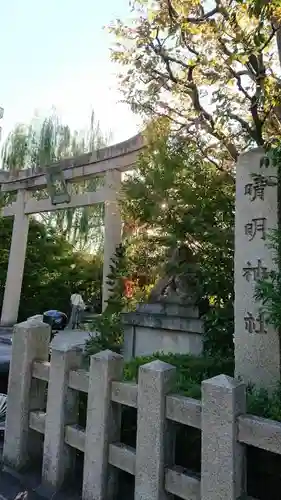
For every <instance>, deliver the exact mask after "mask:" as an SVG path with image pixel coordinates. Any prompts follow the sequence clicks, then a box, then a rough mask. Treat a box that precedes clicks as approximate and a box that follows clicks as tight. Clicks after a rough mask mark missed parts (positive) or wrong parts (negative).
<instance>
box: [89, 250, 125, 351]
mask: <svg viewBox="0 0 281 500" xmlns="http://www.w3.org/2000/svg"><path fill="white" fill-rule="evenodd" d="M123 277H126V251H125V247H124V246H123V245H122V244H120V245H119V246H118V247H117V248H116V251H115V255H114V257H113V258H112V259H111V264H110V273H109V275H108V281H107V282H108V285H109V292H110V297H109V299H108V302H107V307H106V309H105V311H104V312H103V313H102V314H101V315H99V316H98V317H97V318H96V319H95V321H94V322H93V324H92V326H91V329H92V331H94V332H97V334H98V335H97V336H92V337H91V338H90V339H89V340H87V341H86V346H85V350H86V354H87V355H88V356H91V355H92V354H95V353H96V352H99V351H101V350H104V349H112V350H115V351H116V350H117V351H120V348H121V344H122V342H123V329H122V323H121V313H122V311H123V310H124V308H125V306H126V302H127V299H126V297H125V296H124V284H123V280H122V278H123Z"/></svg>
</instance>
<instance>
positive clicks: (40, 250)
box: [0, 218, 102, 321]
mask: <svg viewBox="0 0 281 500" xmlns="http://www.w3.org/2000/svg"><path fill="white" fill-rule="evenodd" d="M11 232H12V219H10V218H0V304H1V303H2V300H3V294H4V288H5V281H6V272H7V266H8V259H9V250H10V242H11ZM101 280H102V262H101V259H100V258H99V257H98V256H96V257H93V256H91V255H90V256H89V255H88V256H87V255H81V254H79V253H77V252H74V251H73V247H72V245H71V244H70V243H69V242H68V241H66V239H65V238H64V237H62V236H60V235H58V234H57V233H56V231H55V230H52V229H48V230H47V229H46V227H44V226H43V225H42V224H41V223H40V222H38V221H35V220H34V219H31V221H30V227H29V237H28V244H27V253H26V260H25V268H24V278H23V286H22V294H21V302H20V311H19V320H20V321H21V320H23V319H26V318H27V317H28V316H31V315H33V314H39V313H43V312H44V311H46V310H48V309H51V308H56V309H59V310H61V311H64V312H66V313H67V314H68V313H69V307H70V304H69V300H70V294H71V293H72V291H73V290H74V288H76V287H79V289H80V290H81V293H82V294H83V296H84V299H85V301H86V302H90V303H95V304H98V305H100V304H101Z"/></svg>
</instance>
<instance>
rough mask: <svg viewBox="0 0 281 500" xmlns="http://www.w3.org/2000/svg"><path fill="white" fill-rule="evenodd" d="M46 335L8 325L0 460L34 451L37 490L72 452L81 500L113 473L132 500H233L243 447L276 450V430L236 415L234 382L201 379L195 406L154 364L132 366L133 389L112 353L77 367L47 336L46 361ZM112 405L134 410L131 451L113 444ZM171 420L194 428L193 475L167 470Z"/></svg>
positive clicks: (36, 327) (240, 412)
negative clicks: (130, 489)
mask: <svg viewBox="0 0 281 500" xmlns="http://www.w3.org/2000/svg"><path fill="white" fill-rule="evenodd" d="M49 339H50V331H49V327H48V325H45V324H43V323H41V322H40V323H39V322H36V321H33V322H31V321H29V322H25V323H21V324H19V325H16V327H15V330H14V335H13V353H12V362H11V367H10V377H9V393H8V409H7V424H6V434H5V444H4V454H3V460H4V464H6V466H9V467H10V468H12V469H14V470H21V469H22V468H24V467H25V466H26V465H27V463H28V462H29V461H30V460H32V457H34V458H36V456H37V457H38V454H40V453H41V455H42V454H43V465H42V485H43V486H44V487H46V488H49V489H50V491H56V490H59V489H60V488H61V486H62V484H63V483H64V481H65V480H66V479H67V477H68V476H69V474H71V471H72V470H73V469H72V467H73V464H74V459H75V455H76V452H77V450H80V451H81V452H83V453H84V471H83V491H82V498H83V499H84V500H92V499H96V500H98V499H99V500H110V499H112V498H113V494H114V492H116V489H117V481H118V471H119V470H123V471H126V472H127V473H129V474H131V475H133V476H135V499H137V500H159V499H161V500H164V499H167V500H168V499H170V498H173V495H176V496H177V497H179V498H183V499H186V500H199V499H201V500H218V499H220V500H237V499H238V498H240V496H243V494H244V490H245V476H246V474H245V466H246V465H245V460H244V453H245V447H244V444H247V445H251V446H255V447H258V448H262V449H264V450H267V451H271V452H274V453H277V454H281V424H280V423H277V422H273V421H270V420H266V419H262V418H257V417H254V416H251V415H247V414H245V412H246V391H245V386H244V384H243V383H241V382H238V381H236V380H234V379H232V378H230V377H227V376H225V375H220V376H217V377H214V378H212V379H209V380H205V381H204V382H203V383H202V401H201V402H200V401H197V400H194V399H191V398H187V397H183V396H180V395H178V394H174V393H173V384H174V378H175V367H173V366H171V365H169V364H166V363H163V362H162V361H153V362H151V363H148V364H146V365H143V366H141V367H140V369H139V376H138V384H134V383H125V382H122V371H123V358H122V357H121V356H120V355H118V354H115V353H113V352H111V351H104V352H101V353H99V354H96V355H94V356H92V357H91V362H90V368H89V371H86V370H83V369H81V360H82V351H81V350H79V348H77V347H76V346H74V345H72V346H71V345H68V344H67V342H65V336H64V340H63V341H62V340H60V338H59V335H58V336H57V337H55V339H54V341H53V343H52V357H51V361H50V362H49V361H48V352H49ZM46 386H47V387H48V391H47V404H46ZM79 392H83V393H87V394H88V406H87V422H86V428H81V427H79V426H78V425H77V418H78V416H77V415H78V411H77V404H78V395H79ZM121 405H125V406H129V407H132V408H136V409H137V439H136V448H135V449H133V448H130V447H128V446H125V445H124V444H122V443H121V442H120V426H121V423H120V416H121ZM174 422H177V423H178V424H182V425H186V426H190V427H193V428H195V429H201V432H202V458H201V479H199V478H198V477H195V476H194V477H192V476H191V475H188V474H187V473H186V471H185V470H184V469H181V468H180V467H177V466H175V463H174V452H173V450H174V426H173V423H174ZM40 442H41V447H40ZM42 442H43V445H42ZM187 453H188V450H187ZM243 498H244V497H243Z"/></svg>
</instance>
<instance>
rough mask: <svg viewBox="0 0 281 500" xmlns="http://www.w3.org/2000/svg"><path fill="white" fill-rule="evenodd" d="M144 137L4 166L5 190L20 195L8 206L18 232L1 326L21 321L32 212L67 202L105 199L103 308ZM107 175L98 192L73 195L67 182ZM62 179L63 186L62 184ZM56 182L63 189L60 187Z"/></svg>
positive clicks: (7, 212)
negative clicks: (43, 162) (25, 165)
mask: <svg viewBox="0 0 281 500" xmlns="http://www.w3.org/2000/svg"><path fill="white" fill-rule="evenodd" d="M143 148H144V139H143V137H142V135H141V134H138V135H136V136H134V137H132V138H131V139H129V140H127V141H124V142H122V143H119V144H116V145H114V146H110V147H107V148H102V149H100V150H97V151H94V152H92V153H86V154H83V155H80V156H78V157H74V158H69V159H65V160H62V161H60V162H58V163H56V164H53V165H50V166H48V167H45V168H42V167H37V168H35V169H25V170H20V171H17V172H13V173H12V172H8V171H4V170H0V185H1V191H2V192H6V193H7V192H16V193H17V198H16V201H15V202H13V203H12V204H11V205H8V206H6V207H4V208H3V211H2V214H3V216H4V217H7V216H13V217H14V223H13V234H12V241H11V247H10V255H9V263H8V271H7V278H6V285H5V293H4V300H3V305H2V313H1V326H12V325H14V324H15V323H16V322H17V317H18V310H19V304H20V295H21V288H22V280H23V272H24V262H25V255H26V246H27V239H28V228H29V215H30V214H34V213H43V212H49V211H53V210H62V209H65V208H74V207H82V206H89V205H93V204H95V203H104V204H105V215H104V217H105V218H104V225H105V237H104V265H103V293H102V295H103V309H104V308H105V306H106V301H107V300H108V296H109V289H108V284H107V276H108V274H109V271H110V261H111V258H112V256H113V255H114V253H115V249H116V247H117V245H118V244H119V243H120V242H121V237H122V220H121V216H120V211H119V207H118V193H119V190H120V184H121V175H122V172H124V171H126V170H130V169H132V168H133V167H134V165H135V163H136V161H137V158H138V155H139V153H140V151H141V150H142V149H143ZM101 175H103V176H104V179H105V182H104V185H103V186H102V187H100V188H97V190H96V191H93V192H85V193H82V194H77V195H72V196H71V195H70V194H69V193H68V190H67V185H68V184H69V183H71V182H78V181H79V180H82V179H90V178H93V177H97V176H101ZM56 185H57V186H56ZM56 187H57V188H58V189H56ZM44 188H47V189H48V193H49V195H50V197H49V198H46V199H42V200H37V199H36V198H35V197H34V196H32V194H33V193H34V191H36V190H38V189H44Z"/></svg>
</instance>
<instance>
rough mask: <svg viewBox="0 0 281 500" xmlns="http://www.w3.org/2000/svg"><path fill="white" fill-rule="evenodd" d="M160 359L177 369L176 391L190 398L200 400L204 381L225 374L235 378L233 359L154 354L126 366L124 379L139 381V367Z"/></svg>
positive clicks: (136, 359)
mask: <svg viewBox="0 0 281 500" xmlns="http://www.w3.org/2000/svg"><path fill="white" fill-rule="evenodd" d="M155 359H160V360H161V361H164V362H166V363H169V364H171V365H173V366H175V367H176V369H177V370H176V390H177V391H178V392H180V393H181V394H184V395H186V396H189V397H194V398H200V395H201V382H202V380H205V379H208V378H211V377H215V376H216V375H220V374H221V373H224V374H225V375H230V376H233V373H234V362H233V358H232V357H230V358H223V359H222V358H220V357H215V356H214V357H211V356H192V355H189V354H182V355H180V354H161V353H159V354H157V353H156V354H153V355H152V356H146V357H140V358H135V359H133V360H131V361H130V362H129V363H127V364H126V365H125V369H124V379H125V380H137V378H138V370H139V367H140V366H141V365H143V364H145V363H149V362H150V361H153V360H155Z"/></svg>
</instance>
